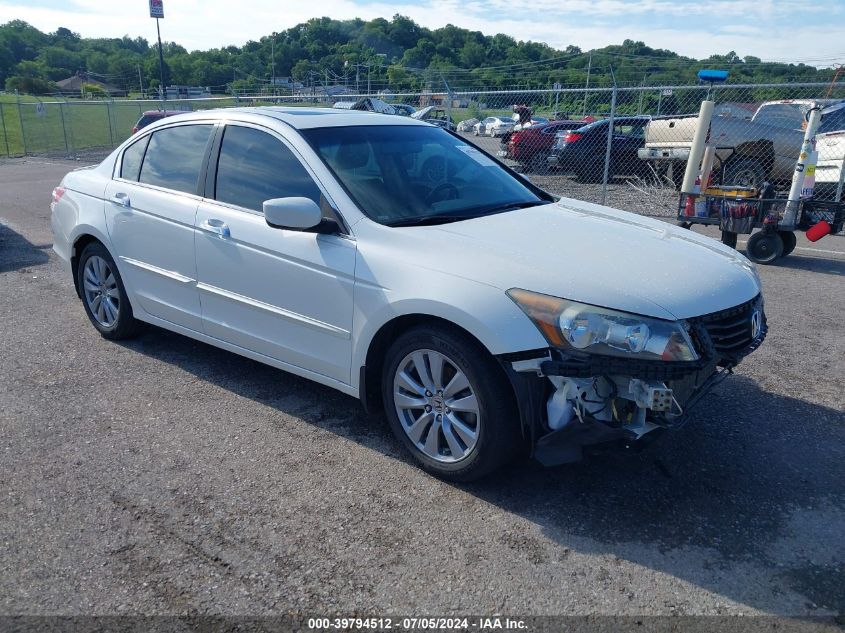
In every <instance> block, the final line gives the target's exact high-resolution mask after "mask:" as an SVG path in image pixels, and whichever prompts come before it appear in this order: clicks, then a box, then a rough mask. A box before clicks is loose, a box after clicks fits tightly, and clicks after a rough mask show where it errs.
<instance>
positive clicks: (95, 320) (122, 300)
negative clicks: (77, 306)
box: [77, 242, 140, 340]
mask: <svg viewBox="0 0 845 633" xmlns="http://www.w3.org/2000/svg"><path fill="white" fill-rule="evenodd" d="M77 285H78V287H79V294H80V295H81V296H82V304H83V305H84V306H85V313H86V314H87V315H88V318H89V319H90V320H91V323H92V324H93V325H94V327H95V328H97V331H98V332H100V334H102V335H103V336H104V337H105V338H108V339H112V340H118V339H124V338H129V337H131V336H134V335H135V334H136V333H137V331H138V327H139V325H140V324H139V323H138V321H136V320H135V317H134V316H133V315H132V306H131V305H129V299H128V297H127V296H126V289H125V288H124V287H123V280H122V279H121V278H120V273H119V272H118V271H117V266H115V263H114V259H112V256H111V255H110V254H109V252H108V250H106V247H105V246H103V245H102V244H100V243H99V242H92V243H91V244H89V245H88V246H86V247H85V249H84V250H83V251H82V255H81V256H80V258H79V267H78V269H77Z"/></svg>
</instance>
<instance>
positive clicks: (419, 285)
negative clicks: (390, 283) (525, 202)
mask: <svg viewBox="0 0 845 633" xmlns="http://www.w3.org/2000/svg"><path fill="white" fill-rule="evenodd" d="M439 281H441V282H446V283H439V284H438V283H437V282H436V281H434V280H433V279H432V277H431V276H429V279H428V281H424V280H420V279H415V283H414V284H410V286H411V287H412V290H413V296H407V295H404V294H403V293H402V292H401V291H399V290H388V289H385V288H380V287H376V286H373V285H370V284H366V283H358V284H356V289H355V310H354V314H353V350H352V372H351V376H350V378H351V381H352V385H353V387H356V388H358V386H359V379H360V376H359V373H358V369H359V368H360V367H362V366H364V365H365V364H366V359H367V352H368V350H369V349H370V346H371V344H372V342H373V339H374V338H375V336H376V334H377V333H378V332H379V330H381V329H382V327H384V326H385V325H387V324H388V323H390V322H391V321H394V320H395V319H398V318H400V317H403V316H410V315H415V316H418V315H419V316H429V317H434V318H437V319H442V320H444V321H448V322H449V323H453V324H454V325H456V326H458V327H460V328H462V329H464V330H466V331H467V332H469V333H470V334H471V335H472V336H474V337H475V338H476V339H478V340H479V341H480V342H481V344H482V345H484V347H485V348H486V349H487V350H488V351H489V352H490V353H491V354H493V355H498V354H505V353H508V352H519V351H524V350H531V349H540V348H545V347H547V346H548V343H547V342H546V340H545V339H544V338H543V336H542V335H541V334H540V332H539V330H538V329H537V327H536V326H535V325H534V324H533V323H532V322H531V321H530V320H529V319H528V317H527V316H526V315H525V314H524V313H523V312H522V310H520V309H519V307H518V306H517V305H516V304H515V303H514V302H513V301H511V299H509V298H508V296H507V295H506V294H505V293H504V292H503V291H502V290H500V289H498V288H494V287H492V286H488V285H485V284H481V283H478V282H474V281H470V280H467V279H461V278H455V277H448V278H447V279H441V280H439Z"/></svg>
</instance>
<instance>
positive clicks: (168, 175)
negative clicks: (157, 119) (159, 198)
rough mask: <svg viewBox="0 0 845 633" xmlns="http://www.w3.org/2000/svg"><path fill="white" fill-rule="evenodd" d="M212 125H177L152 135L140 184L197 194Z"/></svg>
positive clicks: (139, 179) (142, 168)
mask: <svg viewBox="0 0 845 633" xmlns="http://www.w3.org/2000/svg"><path fill="white" fill-rule="evenodd" d="M211 128H212V126H211V125H209V124H203V125H180V126H178V127H170V128H165V129H163V130H158V131H157V132H154V133H153V134H152V137H151V138H150V143H149V146H148V147H147V152H146V154H145V156H144V163H143V165H142V166H141V173H140V177H139V178H138V181H139V182H142V183H145V184H148V185H156V186H157V187H164V188H166V189H173V190H174V191H184V192H185V193H196V192H197V182H198V180H199V175H200V171H202V162H203V158H204V157H205V148H206V145H207V144H208V137H209V135H210V134H211Z"/></svg>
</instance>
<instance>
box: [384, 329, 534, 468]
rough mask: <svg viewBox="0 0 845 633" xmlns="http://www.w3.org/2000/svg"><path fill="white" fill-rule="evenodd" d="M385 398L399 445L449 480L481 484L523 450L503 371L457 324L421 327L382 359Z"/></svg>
mask: <svg viewBox="0 0 845 633" xmlns="http://www.w3.org/2000/svg"><path fill="white" fill-rule="evenodd" d="M382 400H383V401H384V409H385V414H386V415H387V418H388V421H389V422H390V426H391V429H392V430H393V433H394V435H396V437H397V439H399V441H400V442H402V444H403V445H404V446H405V447H406V448H407V449H408V451H409V452H410V453H411V454H412V455H413V456H414V458H415V459H416V460H417V461H418V462H419V463H420V464H421V465H422V467H423V468H425V469H426V470H428V471H429V472H431V473H434V474H435V475H437V476H439V477H443V478H445V479H451V480H453V481H469V480H472V479H478V478H479V477H482V476H484V475H486V474H488V473H490V472H491V471H493V470H495V469H496V468H498V467H499V466H501V465H503V464H504V463H505V462H507V461H509V460H510V459H511V458H513V457H514V455H515V454H516V452H517V450H518V449H519V448H520V447H521V446H522V442H521V432H520V424H519V412H518V410H517V408H516V402H515V399H514V395H513V388H512V387H511V385H510V383H509V382H508V379H507V377H506V375H505V373H504V370H503V369H502V367H501V365H499V364H498V362H497V361H496V359H495V358H493V356H491V355H490V353H489V352H488V351H487V350H486V349H485V348H484V347H483V346H482V345H481V344H480V343H479V342H478V341H477V340H475V339H474V338H472V337H471V336H469V335H468V334H466V333H465V332H463V331H461V330H458V329H457V328H455V327H454V326H449V325H446V324H434V325H421V326H417V327H414V328H412V329H410V330H408V331H406V332H404V333H403V334H401V335H400V336H399V337H398V338H397V339H396V340H395V341H394V343H393V344H392V345H391V346H390V348H389V349H388V350H387V354H386V356H385V359H384V365H383V369H382Z"/></svg>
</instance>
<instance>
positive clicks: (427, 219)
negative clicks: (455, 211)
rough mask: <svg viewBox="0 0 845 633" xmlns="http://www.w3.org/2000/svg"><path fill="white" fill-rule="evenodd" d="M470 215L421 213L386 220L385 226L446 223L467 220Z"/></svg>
mask: <svg viewBox="0 0 845 633" xmlns="http://www.w3.org/2000/svg"><path fill="white" fill-rule="evenodd" d="M472 217H477V216H470V215H422V216H416V217H413V218H403V219H401V220H395V221H394V222H387V223H386V224H387V226H394V227H395V226H425V225H431V224H448V223H449V222H460V221H461V220H469V219H470V218H472Z"/></svg>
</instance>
